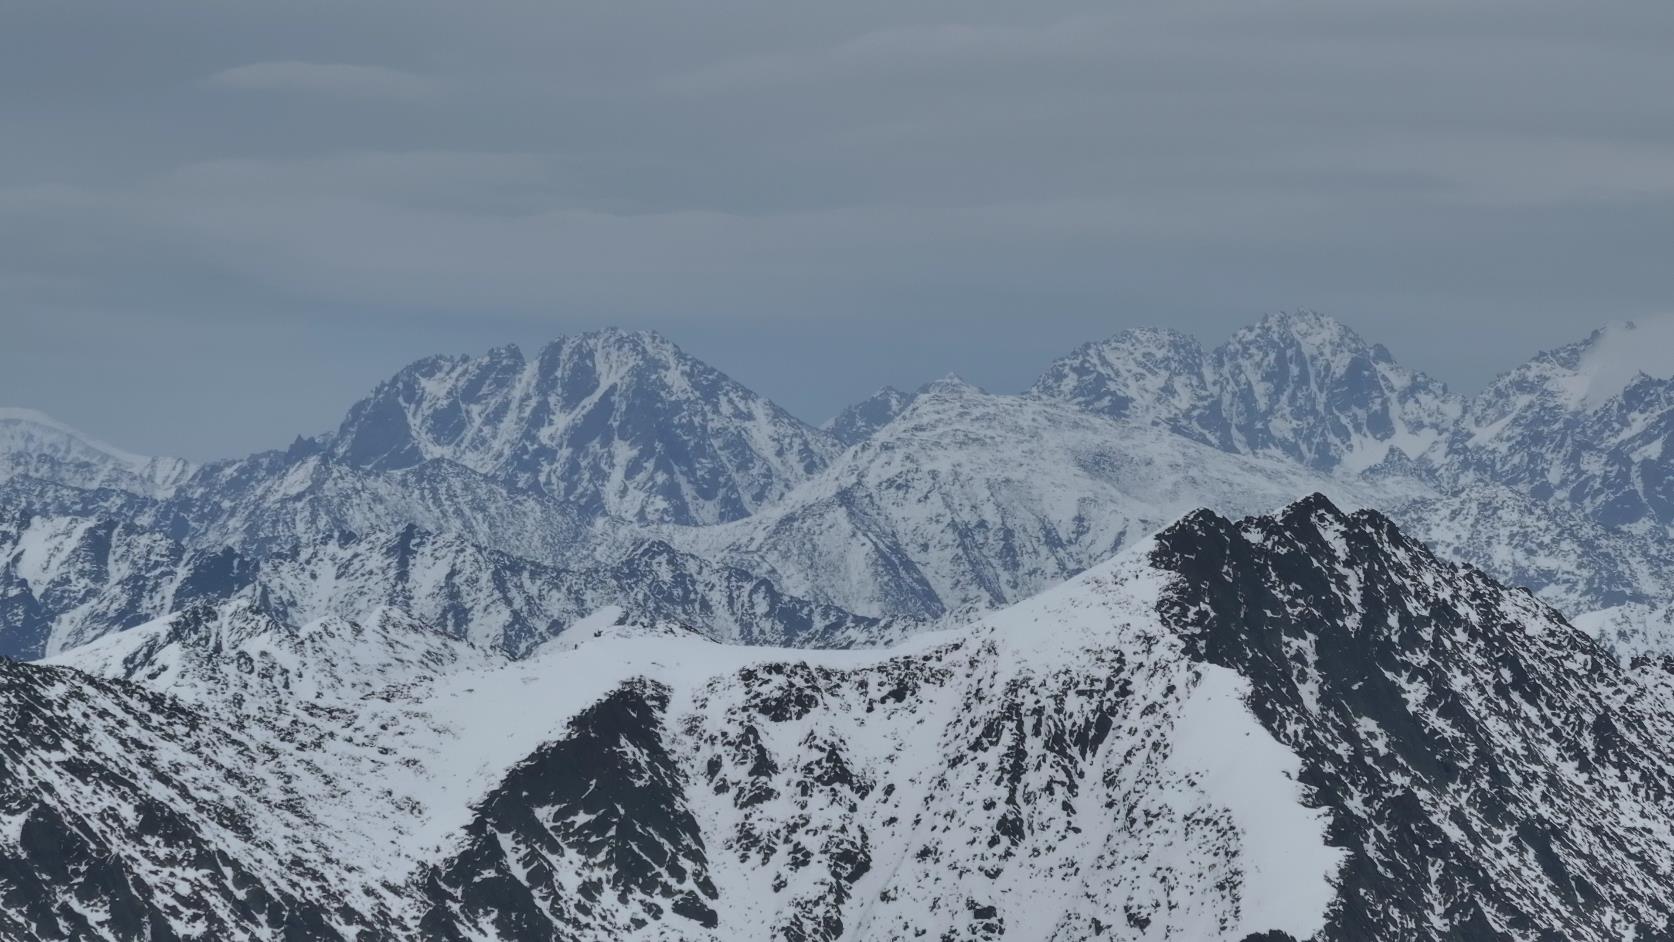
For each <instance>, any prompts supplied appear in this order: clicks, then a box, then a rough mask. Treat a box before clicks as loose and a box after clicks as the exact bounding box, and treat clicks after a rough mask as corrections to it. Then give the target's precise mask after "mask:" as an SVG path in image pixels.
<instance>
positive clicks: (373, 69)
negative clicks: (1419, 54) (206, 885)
mask: <svg viewBox="0 0 1674 942" xmlns="http://www.w3.org/2000/svg"><path fill="white" fill-rule="evenodd" d="M205 81H206V82H207V83H208V84H210V85H214V86H217V87H220V88H233V89H241V90H247V91H269V92H307V93H310V94H317V95H339V96H350V97H356V98H419V97H423V96H424V95H427V94H429V93H430V92H432V91H433V90H434V89H435V87H436V86H435V82H433V81H432V80H430V79H427V78H425V77H423V76H420V75H414V74H413V73H411V72H402V71H400V70H397V69H387V68H384V67H383V66H377V65H346V64H343V63H330V62H253V63H250V64H249V65H241V66H236V67H234V68H231V69H225V70H223V71H220V72H216V73H215V74H214V75H211V76H209V77H208V78H207V79H206V80H205Z"/></svg>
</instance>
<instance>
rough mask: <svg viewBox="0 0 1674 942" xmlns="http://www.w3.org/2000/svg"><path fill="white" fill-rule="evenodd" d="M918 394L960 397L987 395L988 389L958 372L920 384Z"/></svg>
mask: <svg viewBox="0 0 1674 942" xmlns="http://www.w3.org/2000/svg"><path fill="white" fill-rule="evenodd" d="M918 395H919V396H941V397H943V398H949V399H958V398H962V397H965V396H986V395H988V390H986V389H983V388H982V387H981V386H978V385H977V384H975V383H973V382H970V381H969V380H967V379H965V377H963V376H960V375H959V374H958V373H948V374H946V375H944V376H942V377H941V378H940V379H934V380H931V381H930V382H928V383H925V384H924V385H923V386H920V387H919V389H918Z"/></svg>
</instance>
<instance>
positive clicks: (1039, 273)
mask: <svg viewBox="0 0 1674 942" xmlns="http://www.w3.org/2000/svg"><path fill="white" fill-rule="evenodd" d="M1671 90H1674V4H1668V3H1651V2H1644V3H1624V4H1603V5H1600V4H1575V3H1571V2H1556V0H1527V2H1516V3H1512V2H1470V3H1460V2H1457V0H1447V2H1423V0H1421V2H1400V3H1394V2H1390V3H1341V2H1329V3H1328V2H1319V3H1297V2H1262V0H1256V2H1251V0H1225V2H1208V3H1199V2H1173V3H1166V4H1165V3H1129V2H1110V0H1102V2H1089V3H1063V2H1056V0H1050V2H1034V3H1015V2H1007V3H989V2H982V0H956V2H943V0H927V2H915V3H899V2H877V0H843V2H832V3H824V4H802V3H786V2H783V0H777V2H762V3H739V2H731V0H716V2H706V3H690V2H678V3H662V2H632V3H560V2H550V0H545V2H533V0H532V2H527V3H502V2H473V3H456V2H437V3H426V2H414V0H403V2H400V3H383V2H355V3H347V4H345V3H341V2H335V0H334V2H323V3H308V2H294V0H287V2H284V3H261V4H247V3H224V2H212V3H207V2H206V3H202V4H184V3H174V2H168V0H150V2H146V3H112V4H109V5H94V4H85V3H78V2H64V3H36V2H24V0H0V141H3V142H4V145H3V146H0V320H3V322H4V327H5V329H4V331H3V332H0V404H4V405H19V406H30V407H34V408H38V409H42V410H45V411H47V412H50V413H52V414H54V415H56V416H58V417H59V418H61V419H63V420H65V421H68V422H70V423H72V424H75V425H78V426H81V427H83V428H85V429H87V430H88V431H90V432H93V433H95V434H97V435H99V436H101V437H104V438H106V439H109V440H111V441H113V442H115V443H117V444H120V445H123V446H126V447H129V448H132V449H136V450H145V451H151V452H168V453H179V454H185V455H187V456H189V457H193V458H206V457H213V456H218V455H231V454H237V453H242V452H244V451H248V450H251V449H255V448H259V447H264V446H269V445H278V444H282V443H284V442H286V441H288V440H289V439H290V438H291V437H292V436H294V435H295V434H297V433H299V432H313V431H318V430H321V429H324V428H327V427H330V426H332V425H334V424H335V422H336V420H337V419H338V418H339V416H340V415H341V413H342V412H343V411H344V410H345V409H346V408H347V406H348V405H349V404H350V403H351V402H352V401H353V400H354V399H356V398H358V397H359V396H360V395H362V394H363V393H364V392H365V391H366V390H367V389H369V388H370V387H371V386H372V385H374V384H375V383H376V382H377V381H378V380H379V379H381V378H382V377H384V376H385V375H387V374H389V373H390V372H392V371H393V370H395V369H397V368H399V367H400V366H401V365H402V364H404V363H406V362H408V361H409V360H412V359H414V358H416V357H418V356H422V355H425V354H429V353H436V352H444V351H446V352H477V351H481V350H484V349H487V348H489V347H491V346H495V345H498V344H500V343H504V342H508V341H512V342H518V343H521V344H525V345H529V346H536V345H539V344H540V343H542V342H543V341H545V340H547V339H550V338H551V337H553V336H556V335H558V334H561V333H564V332H568V331H573V330H578V329H584V328H588V327H593V326H598V325H603V324H621V325H626V326H647V327H654V328H656V329H658V330H661V331H663V332H664V333H665V334H667V335H668V336H669V337H671V338H672V339H674V340H675V341H676V342H678V343H681V344H682V345H683V346H685V347H686V348H687V349H688V350H690V351H691V352H693V353H694V354H696V355H698V356H701V357H703V358H705V359H707V360H709V361H710V362H712V363H714V364H715V365H717V366H719V367H720V368H722V369H724V370H726V371H727V372H729V373H731V374H733V375H734V376H735V377H737V378H739V379H740V380H742V381H744V382H745V383H747V384H749V385H751V386H753V387H754V388H756V389H758V390H759V391H761V392H764V393H766V394H768V395H770V396H772V397H773V398H775V399H777V400H778V401H780V402H781V403H783V404H785V405H786V406H787V407H789V408H791V409H792V411H795V412H797V413H799V414H801V415H802V416H804V417H805V418H807V419H810V420H813V421H819V420H821V419H823V418H825V417H826V416H827V415H828V414H829V413H831V412H833V411H835V410H836V409H837V408H838V407H839V406H840V405H841V404H843V403H844V402H847V401H849V400H852V399H855V398H858V397H860V396H862V395H865V394H866V393H868V392H869V391H871V390H872V389H873V388H875V387H876V386H878V385H880V384H882V383H885V382H890V383H895V384H897V385H901V386H911V385H916V384H918V383H921V382H923V381H925V380H927V379H930V378H934V377H935V376H939V375H941V374H943V373H946V372H948V371H949V370H956V371H958V372H960V373H962V374H963V375H965V376H966V377H968V378H969V379H971V380H973V381H975V382H978V383H981V384H983V385H985V386H988V387H990V388H992V389H997V390H1006V391H1009V390H1015V389H1018V388H1021V387H1023V386H1025V385H1027V383H1028V382H1029V381H1030V380H1031V379H1032V378H1033V377H1034V375H1035V374H1036V373H1038V372H1039V370H1040V369H1041V367H1042V366H1043V365H1044V364H1045V363H1046V361H1047V360H1049V359H1050V358H1051V357H1052V356H1054V355H1056V354H1058V353H1061V352H1063V351H1064V350H1067V349H1068V348H1070V347H1072V346H1073V345H1075V344H1076V343H1078V342H1080V341H1082V340H1087V339H1091V338H1094V337H1099V336H1104V335H1107V334H1110V333H1113V332H1115V331H1116V330H1118V329H1120V328H1122V327H1125V326H1130V325H1136V324H1171V325H1174V326H1177V327H1180V328H1182V329H1185V330H1188V331H1191V332H1194V333H1196V334H1198V335H1199V336H1201V337H1202V338H1203V339H1204V340H1205V341H1206V342H1218V341H1219V340H1221V339H1222V338H1223V337H1224V336H1225V335H1226V334H1228V333H1230V332H1231V331H1232V330H1233V329H1235V328H1236V327H1237V326H1239V325H1241V324H1244V323H1247V322H1249V321H1251V320H1254V319H1256V318H1257V317H1259V316H1260V315H1262V314H1264V313H1266V312H1269V311H1274V310H1280V309H1291V308H1297V307H1309V308H1314V309H1317V310H1322V311H1325V312H1327V313H1330V314H1333V315H1335V316H1337V317H1339V318H1340V319H1342V320H1344V321H1345V322H1347V323H1349V324H1351V325H1353V326H1354V327H1356V328H1357V329H1359V330H1360V331H1361V333H1363V334H1365V335H1366V336H1367V337H1368V339H1372V340H1379V341H1382V342H1383V343H1385V344H1386V345H1388V346H1389V347H1390V348H1391V349H1393V350H1394V351H1395V353H1396V355H1397V357H1399V358H1400V359H1402V360H1403V361H1404V362H1407V363H1409V364H1410V365H1413V366H1416V367H1420V368H1423V369H1426V370H1428V371H1430V372H1432V373H1434V374H1436V375H1438V376H1440V377H1441V378H1442V379H1444V380H1447V381H1449V382H1450V383H1452V384H1453V385H1454V386H1455V387H1456V388H1460V389H1463V390H1467V391H1468V390H1470V389H1472V388H1474V387H1476V386H1479V385H1480V384H1481V383H1483V382H1484V381H1485V380H1486V379H1487V378H1488V377H1489V376H1491V375H1492V374H1493V373H1494V372H1497V371H1498V370H1500V369H1503V368H1506V367H1509V366H1511V365H1513V364H1514V363H1515V362H1517V361H1518V360H1520V359H1521V358H1523V357H1526V356H1527V355H1528V354H1530V353H1532V352H1534V351H1535V350H1538V349H1542V348H1546V347H1551V346H1554V345H1556V344H1559V343H1562V342H1566V341H1568V340H1571V339H1575V338H1577V337H1579V336H1582V335H1584V334H1585V333H1586V332H1587V331H1588V330H1590V329H1591V328H1593V327H1594V326H1597V325H1599V324H1601V323H1603V322H1606V321H1610V320H1618V319H1624V318H1632V317H1636V316H1644V315H1647V314H1653V313H1659V312H1666V311H1671V310H1674V265H1671V264H1670V258H1669V256H1670V249H1671V247H1674V95H1671V94H1670V91H1671Z"/></svg>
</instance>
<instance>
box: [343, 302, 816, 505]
mask: <svg viewBox="0 0 1674 942" xmlns="http://www.w3.org/2000/svg"><path fill="white" fill-rule="evenodd" d="M839 447H840V446H839V444H838V443H837V441H836V440H835V439H833V438H832V437H830V436H829V435H827V434H826V433H823V432H820V431H818V430H816V429H813V428H811V427H809V426H807V425H804V424H803V423H802V422H800V421H799V420H797V419H796V418H795V417H793V416H791V415H790V414H789V413H787V412H785V411H784V410H783V409H781V408H779V407H778V406H776V405H774V404H773V403H772V402H770V401H768V400H766V399H764V398H763V397H761V396H759V395H757V394H755V393H754V392H751V391H750V390H748V389H746V388H745V387H743V386H742V385H740V384H738V383H737V382H735V381H734V380H732V379H731V378H729V377H727V376H726V375H725V374H723V373H721V372H720V371H718V370H716V369H714V368H713V367H711V366H709V365H708V364H705V363H703V362H702V361H699V360H697V359H695V358H693V357H691V356H689V355H687V354H686V353H685V352H684V351H682V350H680V349H679V348H678V347H676V346H675V345H674V344H672V343H670V342H669V341H668V340H667V339H665V338H663V337H662V336H661V335H659V334H656V333H652V332H649V331H629V330H618V329H606V330H599V331H593V332H590V333H585V334H578V335H575V336H570V337H564V338H561V339H559V340H557V341H554V342H553V343H551V344H549V345H547V346H546V347H545V348H543V349H542V350H541V351H540V353H539V354H538V355H537V356H536V357H535V358H534V359H532V360H527V359H525V358H524V356H523V354H522V353H521V352H520V351H519V350H518V349H517V348H516V347H502V348H499V349H496V350H494V351H491V352H489V353H488V354H486V355H484V356H481V357H432V358H429V359H426V360H420V361H419V362H417V363H414V364H412V365H411V366H409V367H407V368H406V369H404V370H402V371H401V372H400V373H398V374H396V376H395V377H394V378H392V379H390V380H388V381H386V382H385V383H383V384H381V385H380V386H379V387H378V388H377V389H376V390H374V391H373V393H372V395H371V396H370V397H369V398H367V399H365V400H363V401H362V402H360V403H358V404H357V405H355V407H354V408H353V409H351V410H350V411H349V414H348V417H347V418H345V419H344V421H343V424H342V425H341V427H340V428H339V429H338V430H337V432H336V434H335V435H334V436H333V438H332V440H331V442H330V450H331V454H332V455H333V456H335V457H336V458H338V459H340V460H342V461H345V462H347V463H349V464H352V465H354V466H357V467H363V468H368V469H372V470H400V469H404V468H410V467H414V466H416V465H418V464H420V463H422V462H424V461H427V460H432V459H437V458H445V459H447V460H450V461H455V462H458V463H459V464H461V465H464V466H465V467H468V468H471V469H472V470H475V471H477V472H480V473H482V474H486V475H489V476H491V477H494V478H496V479H499V480H503V481H505V482H507V483H509V484H511V485H513V486H516V487H522V488H529V489H534V490H539V491H542V492H544V493H546V494H549V495H551V496H553V497H556V498H559V499H561V500H564V501H567V502H570V503H572V504H574V505H575V506H577V507H578V508H580V509H582V510H583V511H585V512H588V513H593V514H612V515H615V516H619V517H623V518H627V519H632V520H639V521H645V522H667V523H686V524H698V523H715V522H719V521H725V520H733V519H737V518H739V517H743V516H746V515H748V514H750V513H752V512H754V511H755V510H757V509H759V508H760V507H762V506H764V505H765V504H766V503H768V502H770V501H772V500H773V499H775V498H777V497H778V496H780V495H781V494H783V493H784V492H785V491H786V490H787V489H789V488H790V487H791V486H792V485H794V484H795V483H796V482H798V481H801V480H803V479H804V478H806V477H808V476H809V475H811V474H813V473H815V472H817V471H818V470H819V469H820V468H822V467H824V466H825V464H826V462H827V461H828V460H829V459H830V457H831V456H832V455H833V454H835V453H836V451H837V450H839Z"/></svg>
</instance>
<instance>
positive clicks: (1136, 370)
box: [1031, 311, 1463, 473]
mask: <svg viewBox="0 0 1674 942" xmlns="http://www.w3.org/2000/svg"><path fill="white" fill-rule="evenodd" d="M1031 394H1032V395H1035V396H1038V397H1043V398H1052V399H1059V400H1063V401H1067V402H1072V403H1075V404H1076V405H1078V406H1080V407H1081V408H1084V409H1088V410H1090V411H1093V412H1097V413H1099V414H1101V415H1107V416H1111V417H1113V418H1118V419H1125V420H1130V421H1137V422H1141V423H1144V424H1148V425H1154V426H1158V427H1162V428H1167V429H1169V430H1170V431H1173V432H1175V433H1177V434H1181V435H1184V436H1186V437H1188V438H1191V439H1194V440H1196V441H1201V442H1204V443H1207V444H1211V445H1214V446H1215V447H1218V448H1221V449H1223V450H1226V451H1232V452H1238V453H1243V454H1260V455H1275V456H1280V457H1283V458H1287V459H1290V460H1293V461H1298V462H1300V463H1302V464H1304V465H1307V466H1309V467H1311V468H1314V469H1317V470H1321V471H1327V472H1336V471H1338V470H1344V471H1349V472H1356V473H1358V472H1360V471H1363V470H1365V469H1367V468H1370V467H1373V466H1375V465H1377V464H1378V463H1379V462H1381V461H1383V460H1384V458H1385V457H1387V456H1388V455H1389V453H1390V452H1391V451H1392V450H1393V449H1397V448H1398V449H1400V450H1401V451H1404V452H1405V453H1407V454H1408V455H1409V456H1417V455H1420V454H1422V453H1424V452H1425V451H1426V450H1428V449H1429V448H1430V447H1431V446H1432V445H1433V444H1434V443H1435V442H1436V441H1438V440H1439V439H1440V438H1441V437H1442V436H1443V435H1444V434H1445V433H1447V432H1449V431H1451V429H1452V428H1453V426H1454V425H1455V424H1456V423H1457V420H1458V417H1459V415H1460V414H1461V412H1462V410H1463V403H1462V401H1461V400H1459V399H1458V397H1456V396H1453V395H1452V394H1451V393H1449V392H1448V391H1447V387H1446V386H1445V385H1443V384H1441V383H1439V382H1437V381H1435V380H1433V379H1431V378H1429V377H1428V376H1425V375H1424V374H1422V373H1418V372H1415V371H1413V370H1409V369H1406V368H1405V367H1402V366H1401V365H1400V364H1398V363H1396V362H1395V359H1394V357H1393V356H1391V355H1390V353H1389V351H1388V350H1387V349H1385V348H1383V347H1382V346H1377V345H1371V344H1368V343H1366V341H1365V340H1363V339H1362V338H1361V337H1360V336H1359V335H1358V334H1356V333H1355V332H1354V331H1353V330H1352V329H1350V328H1349V327H1347V326H1346V325H1344V324H1343V323H1342V322H1340V321H1338V320H1336V319H1334V318H1331V317H1329V316H1326V315H1324V314H1320V313H1317V312H1314V311H1295V312H1284V313H1277V314H1270V315H1268V316H1267V317H1265V318H1263V319H1262V320H1261V321H1259V322H1257V323H1255V324H1252V325H1250V326H1248V327H1245V328H1243V329H1241V330H1239V331H1237V332H1236V333H1234V334H1233V335H1232V337H1231V338H1229V339H1228V340H1227V341H1226V342H1225V343H1223V344H1222V345H1220V346H1219V347H1217V348H1215V349H1214V350H1213V351H1211V352H1209V353H1207V354H1205V353H1204V351H1203V350H1202V348H1201V346H1199V344H1198V343H1197V341H1196V340H1195V339H1194V338H1192V337H1190V336H1187V335H1185V334H1181V333H1178V332H1176V331H1169V330H1159V329H1145V330H1133V331H1125V332H1123V333H1120V334H1117V335H1116V336H1115V337H1112V338H1110V339H1109V340H1106V341H1101V342H1097V343H1092V344H1085V345H1083V346H1081V347H1080V348H1077V349H1076V350H1075V351H1074V352H1072V353H1071V354H1069V355H1068V356H1065V357H1063V358H1061V359H1059V360H1058V361H1057V362H1055V363H1053V364H1052V365H1051V366H1050V367H1049V368H1048V369H1047V370H1046V372H1045V373H1044V374H1043V375H1042V376H1041V378H1040V379H1039V380H1038V381H1037V382H1036V383H1035V385H1034V387H1033V388H1032V390H1031Z"/></svg>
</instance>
